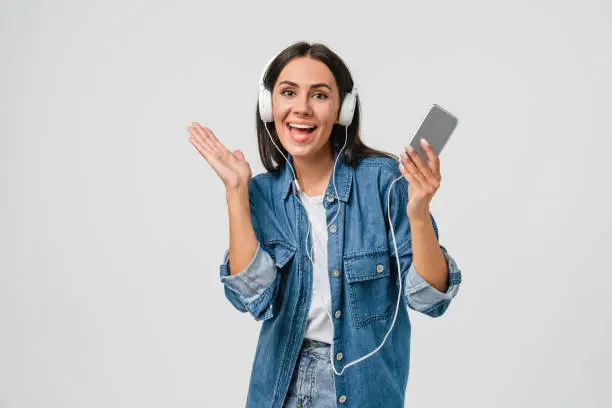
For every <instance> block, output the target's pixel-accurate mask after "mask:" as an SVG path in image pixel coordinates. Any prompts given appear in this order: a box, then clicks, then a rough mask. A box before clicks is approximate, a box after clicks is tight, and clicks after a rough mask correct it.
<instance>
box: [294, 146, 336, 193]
mask: <svg viewBox="0 0 612 408" xmlns="http://www.w3.org/2000/svg"><path fill="white" fill-rule="evenodd" d="M293 167H294V169H295V173H296V177H297V179H298V182H299V183H300V189H301V190H302V192H303V193H304V194H306V195H307V196H310V197H315V196H320V195H323V194H325V191H326V190H327V186H328V185H329V178H330V177H331V173H332V171H333V169H334V154H333V152H332V151H331V148H329V145H327V148H325V147H324V148H322V149H321V150H320V154H317V155H316V156H312V155H311V156H306V157H301V156H298V157H295V156H294V157H293Z"/></svg>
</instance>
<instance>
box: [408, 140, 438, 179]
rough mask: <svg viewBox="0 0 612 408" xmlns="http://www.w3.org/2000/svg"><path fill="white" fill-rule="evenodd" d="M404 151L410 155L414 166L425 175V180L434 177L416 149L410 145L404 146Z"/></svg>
mask: <svg viewBox="0 0 612 408" xmlns="http://www.w3.org/2000/svg"><path fill="white" fill-rule="evenodd" d="M406 153H408V156H410V158H411V159H412V162H413V163H414V165H415V166H416V168H417V169H419V171H420V172H421V174H422V175H423V176H424V177H425V179H426V180H428V179H432V180H433V179H435V177H434V175H433V173H432V172H431V169H430V168H429V166H428V165H427V164H425V162H424V161H423V159H422V158H421V156H420V155H419V153H418V152H417V151H416V150H414V149H413V148H412V146H410V145H408V146H406Z"/></svg>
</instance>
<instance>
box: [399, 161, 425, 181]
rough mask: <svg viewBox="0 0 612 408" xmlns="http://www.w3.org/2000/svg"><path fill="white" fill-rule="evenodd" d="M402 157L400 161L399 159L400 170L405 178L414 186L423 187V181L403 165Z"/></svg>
mask: <svg viewBox="0 0 612 408" xmlns="http://www.w3.org/2000/svg"><path fill="white" fill-rule="evenodd" d="M402 159H403V158H402ZM402 159H400V161H399V169H400V172H401V173H402V175H403V176H404V178H405V179H406V180H407V181H408V184H409V185H412V186H414V187H417V188H421V183H420V182H419V181H418V180H417V179H416V178H415V177H414V176H413V175H412V174H410V173H409V172H408V170H406V167H404V165H403V160H402Z"/></svg>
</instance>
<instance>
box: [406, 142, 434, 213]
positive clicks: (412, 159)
mask: <svg viewBox="0 0 612 408" xmlns="http://www.w3.org/2000/svg"><path fill="white" fill-rule="evenodd" d="M424 142H425V143H424ZM421 147H422V148H423V150H424V151H425V153H426V154H427V157H428V159H429V160H428V163H427V164H426V163H424V162H423V159H421V156H419V154H418V153H417V152H416V150H414V149H412V148H411V147H410V145H408V146H407V147H406V152H405V153H402V154H401V160H400V163H399V168H400V171H401V172H402V175H403V176H404V178H405V179H406V180H408V206H407V207H406V213H407V214H408V218H409V219H410V221H429V204H430V202H431V199H432V198H433V196H434V194H435V193H436V191H438V188H440V182H441V181H442V176H441V175H440V158H439V157H438V155H437V154H436V152H435V151H434V149H433V148H432V147H431V146H430V145H429V144H428V143H427V142H426V141H425V139H421ZM410 150H412V151H410ZM402 165H403V166H402Z"/></svg>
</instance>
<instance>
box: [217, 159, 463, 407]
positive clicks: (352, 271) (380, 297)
mask: <svg viewBox="0 0 612 408" xmlns="http://www.w3.org/2000/svg"><path fill="white" fill-rule="evenodd" d="M288 158H289V161H290V162H291V163H292V164H293V160H292V157H291V155H289V156H288ZM334 159H335V158H334ZM401 176H402V175H401V173H400V171H399V169H398V163H397V162H396V161H395V160H393V159H392V158H388V157H369V158H365V159H362V160H361V161H360V162H359V164H358V165H357V166H356V167H350V166H348V165H346V164H345V163H344V162H342V160H338V162H337V165H336V171H335V181H336V188H337V192H338V197H336V192H335V190H334V186H333V184H332V178H333V174H332V177H330V181H329V184H328V187H327V190H326V192H325V199H324V201H323V203H324V206H325V209H326V216H327V223H328V224H329V223H331V225H329V227H328V228H327V231H328V248H327V249H328V271H329V274H330V275H329V276H330V289H331V296H332V314H333V315H334V316H336V312H337V311H339V312H340V313H338V316H339V317H334V344H333V346H334V349H333V352H334V354H335V355H334V359H333V360H334V364H335V366H336V370H337V371H340V370H341V369H342V367H343V365H345V364H348V363H350V362H351V361H354V360H355V359H357V358H359V357H362V356H363V355H365V354H367V353H369V352H370V351H372V350H374V349H375V348H376V347H377V346H378V345H379V344H380V342H381V341H382V340H383V338H384V336H385V334H386V333H387V330H388V329H389V327H390V325H391V323H392V321H393V315H394V313H395V305H396V301H397V296H398V289H399V282H398V274H399V276H401V279H402V284H403V287H402V293H401V297H402V298H401V300H400V302H401V303H400V306H401V307H400V309H399V312H398V316H397V320H396V322H395V326H394V328H393V330H392V331H391V333H390V334H389V337H388V338H387V341H386V343H385V345H384V346H383V347H382V348H381V349H380V350H379V351H378V352H377V353H376V354H374V355H373V356H371V357H369V358H368V359H366V360H364V361H361V362H359V363H357V364H355V365H353V366H350V367H348V368H347V369H346V371H344V373H343V374H342V375H335V374H334V375H333V381H334V390H335V391H334V392H335V394H336V395H335V404H336V405H335V406H337V407H359V408H363V407H367V408H375V407H385V408H389V407H403V406H404V403H405V392H406V386H407V381H408V373H409V362H410V335H411V325H410V319H409V315H408V311H409V310H414V311H417V312H420V313H423V314H425V315H428V316H430V317H439V316H442V315H443V314H444V313H445V312H446V310H447V308H448V307H449V304H450V303H451V301H452V299H453V298H454V297H455V295H456V294H457V292H458V290H459V286H460V283H461V280H462V274H461V271H460V270H459V268H458V266H457V263H456V262H455V260H454V259H453V257H451V256H450V254H449V252H448V251H447V250H446V248H445V247H444V246H442V245H440V248H441V249H442V252H443V254H444V257H445V259H446V261H447V273H448V282H449V287H448V289H447V291H446V292H444V293H443V292H440V291H438V290H437V289H435V288H434V287H432V286H431V285H430V284H429V283H428V282H427V281H425V280H424V279H423V278H422V277H421V275H420V274H419V273H418V271H417V270H416V269H415V267H414V264H413V262H412V241H411V235H410V223H409V220H408V216H407V214H406V206H407V204H408V182H407V181H406V179H404V178H403V177H402V178H401V179H400V180H397V181H396V182H395V183H394V184H393V186H392V189H391V195H390V197H391V198H390V200H391V203H390V209H389V212H390V216H391V222H392V223H393V228H394V232H395V237H396V240H397V249H398V255H397V256H399V261H400V266H401V268H400V271H398V270H397V269H398V268H397V262H396V254H395V249H394V247H393V238H392V235H391V230H390V228H389V222H388V218H387V191H388V188H389V186H390V185H391V183H392V181H393V180H395V179H396V178H398V177H401ZM292 181H293V172H292V171H291V169H290V168H289V167H288V166H287V165H286V164H284V165H283V166H282V167H281V169H280V170H278V171H276V172H267V173H262V174H259V175H257V176H255V177H253V178H252V179H251V181H250V183H249V202H250V209H251V219H252V222H253V227H254V230H255V234H256V236H257V239H258V241H259V244H258V247H257V251H256V253H255V255H254V257H253V259H252V260H251V262H250V263H249V265H248V266H247V267H246V268H245V269H244V270H243V271H241V272H240V273H238V274H235V275H230V273H229V266H230V259H229V250H226V251H225V255H224V256H223V262H222V264H221V265H220V280H221V283H222V284H223V288H224V291H225V296H226V298H227V299H228V301H229V302H230V303H231V304H232V305H233V306H234V307H235V308H236V309H237V310H239V311H240V312H244V313H249V314H250V315H251V316H252V317H253V318H254V319H255V320H258V321H261V322H262V326H261V330H260V334H259V340H258V344H257V349H256V352H255V358H254V362H253V366H252V372H251V378H250V384H249V391H248V396H247V401H246V406H247V408H268V407H270V408H282V406H283V403H284V402H285V399H286V397H287V396H288V394H289V390H290V385H291V379H292V378H293V377H294V376H293V374H294V372H295V370H296V369H299V365H300V362H299V361H300V354H301V350H302V344H303V341H304V332H305V329H306V319H307V316H308V310H309V307H310V302H311V297H312V265H311V263H310V260H309V259H308V255H307V248H310V245H311V240H310V237H311V235H309V236H308V243H307V245H308V246H306V243H305V239H306V233H307V230H308V219H307V218H306V210H305V209H304V207H302V205H300V203H299V202H298V201H297V200H299V196H298V191H297V190H296V188H295V185H294V184H293V183H292ZM338 206H340V212H339V214H338V216H337V217H336V212H337V210H338ZM334 217H335V219H334ZM430 218H431V221H432V224H433V227H434V231H435V234H436V237H437V238H438V239H439V233H438V226H437V224H436V221H435V219H434V217H433V215H431V214H430ZM332 220H333V222H332ZM313 392H314V393H316V392H317V390H316V388H315V389H314V390H313ZM321 392H326V391H324V390H321ZM304 401H305V400H304Z"/></svg>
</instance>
